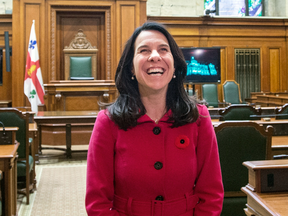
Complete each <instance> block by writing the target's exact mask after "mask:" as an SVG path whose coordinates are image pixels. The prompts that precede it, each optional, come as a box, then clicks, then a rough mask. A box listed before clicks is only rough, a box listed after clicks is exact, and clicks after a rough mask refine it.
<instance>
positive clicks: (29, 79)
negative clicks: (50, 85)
mask: <svg viewBox="0 0 288 216" xmlns="http://www.w3.org/2000/svg"><path fill="white" fill-rule="evenodd" d="M24 93H25V95H26V96H27V97H28V99H29V102H30V104H31V110H32V111H33V112H36V113H37V112H38V105H39V104H44V87H43V79H42V74H41V69H40V64H39V55H38V46H37V42H36V34H35V21H34V20H33V23H32V27H31V32H30V38H29V45H28V54H27V60H26V70H25V80H24Z"/></svg>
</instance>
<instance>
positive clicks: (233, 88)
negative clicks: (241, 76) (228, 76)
mask: <svg viewBox="0 0 288 216" xmlns="http://www.w3.org/2000/svg"><path fill="white" fill-rule="evenodd" d="M222 88H223V91H222V92H223V98H224V99H223V101H224V102H226V103H230V104H242V100H241V93H240V87H239V84H238V83H237V82H236V81H235V80H226V81H225V82H224V83H223V85H222Z"/></svg>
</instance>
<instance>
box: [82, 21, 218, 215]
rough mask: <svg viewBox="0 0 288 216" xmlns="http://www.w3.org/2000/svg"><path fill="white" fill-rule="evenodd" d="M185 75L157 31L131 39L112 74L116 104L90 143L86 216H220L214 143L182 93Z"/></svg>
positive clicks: (206, 122)
mask: <svg viewBox="0 0 288 216" xmlns="http://www.w3.org/2000/svg"><path fill="white" fill-rule="evenodd" d="M186 70H187V66H186V62H185V59H184V57H183V54H182V52H181V50H180V49H179V47H178V46H177V44H176V42H175V41H174V39H173V38H172V36H171V35H170V34H169V32H168V31H167V30H166V29H165V28H164V27H163V26H162V25H160V24H158V23H151V22H147V23H145V24H144V25H143V26H141V27H139V28H137V29H136V30H135V31H134V33H133V35H132V36H131V37H130V39H129V40H128V42H127V44H126V46H125V49H124V52H123V54H122V57H121V59H120V61H119V64H118V67H117V71H116V76H115V83H116V87H117V89H118V91H119V93H120V96H119V97H118V98H117V100H116V101H115V103H113V104H112V105H111V106H110V107H108V109H107V110H103V111H100V112H99V114H98V116H97V120H96V123H95V126H94V129H93V133H92V135H91V139H90V144H89V150H88V159H87V189H86V210H87V213H88V215H119V216H128V215H129V216H133V215H143V216H152V215H165V216H176V215H177V216H188V215H189V216H191V215H195V216H216V215H217V216H218V215H220V213H221V209H222V202H223V185H222V178H221V171H220V165H219V156H218V147H217V142H216V137H215V133H214V129H213V126H212V123H211V119H210V117H209V113H208V110H207V108H206V106H203V105H199V104H198V103H197V101H196V100H193V99H191V100H190V99H189V98H188V95H187V94H186V92H185V90H184V86H183V81H184V79H185V76H186Z"/></svg>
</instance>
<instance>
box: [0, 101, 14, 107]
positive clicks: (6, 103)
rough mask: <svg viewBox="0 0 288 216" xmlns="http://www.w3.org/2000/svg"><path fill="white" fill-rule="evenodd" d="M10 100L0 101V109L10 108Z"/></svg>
mask: <svg viewBox="0 0 288 216" xmlns="http://www.w3.org/2000/svg"><path fill="white" fill-rule="evenodd" d="M11 105H12V101H11V100H0V107H11Z"/></svg>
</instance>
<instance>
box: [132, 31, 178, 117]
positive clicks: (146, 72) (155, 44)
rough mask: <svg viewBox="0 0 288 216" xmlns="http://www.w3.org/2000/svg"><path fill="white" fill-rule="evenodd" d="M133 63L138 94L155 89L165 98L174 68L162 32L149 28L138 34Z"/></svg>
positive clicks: (148, 93) (149, 93)
mask: <svg viewBox="0 0 288 216" xmlns="http://www.w3.org/2000/svg"><path fill="white" fill-rule="evenodd" d="M133 65H134V67H133V70H132V74H133V75H135V76H136V79H137V81H138V87H139V92H140V95H145V96H147V95H151V94H154V93H155V91H157V92H158V94H163V95H162V97H163V98H165V96H166V92H167V88H168V84H169V83H170V81H171V79H172V76H173V73H174V71H175V68H174V59H173V56H172V53H171V51H170V47H169V44H168V41H167V39H166V37H165V36H164V35H163V34H162V33H160V32H158V31H154V30H149V31H143V32H141V33H140V34H139V36H138V37H137V39H136V41H135V54H134V58H133ZM150 91H152V92H150ZM145 98H146V97H145ZM143 99H144V98H143V97H142V100H143ZM163 102H164V104H163V106H165V101H163ZM156 117H157V116H156ZM160 117H161V116H160ZM158 118H159V117H158Z"/></svg>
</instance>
